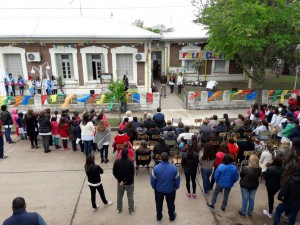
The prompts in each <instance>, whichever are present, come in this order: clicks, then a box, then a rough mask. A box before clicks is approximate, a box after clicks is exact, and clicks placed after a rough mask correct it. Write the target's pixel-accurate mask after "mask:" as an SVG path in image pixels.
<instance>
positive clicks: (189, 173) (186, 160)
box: [181, 144, 199, 198]
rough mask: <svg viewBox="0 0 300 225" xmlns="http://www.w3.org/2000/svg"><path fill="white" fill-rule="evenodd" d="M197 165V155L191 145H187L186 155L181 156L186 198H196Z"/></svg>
mask: <svg viewBox="0 0 300 225" xmlns="http://www.w3.org/2000/svg"><path fill="white" fill-rule="evenodd" d="M198 164H199V155H198V154H197V153H196V152H194V151H193V145H192V144H189V145H188V150H187V152H186V154H184V155H183V158H182V161H181V165H182V167H183V168H184V175H185V180H186V189H187V191H188V193H187V194H186V195H187V197H188V198H191V197H193V198H196V174H197V168H198ZM190 181H192V188H193V194H191V186H190Z"/></svg>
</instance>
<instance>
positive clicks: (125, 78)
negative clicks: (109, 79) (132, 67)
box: [123, 75, 129, 112]
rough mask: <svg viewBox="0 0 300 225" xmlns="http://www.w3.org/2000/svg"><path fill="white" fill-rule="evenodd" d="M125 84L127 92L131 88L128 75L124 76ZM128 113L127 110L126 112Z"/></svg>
mask: <svg viewBox="0 0 300 225" xmlns="http://www.w3.org/2000/svg"><path fill="white" fill-rule="evenodd" d="M123 83H124V88H125V89H124V91H127V90H128V88H129V80H128V77H127V76H126V75H124V76H123ZM125 112H126V110H125Z"/></svg>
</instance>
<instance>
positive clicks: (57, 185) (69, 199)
mask: <svg viewBox="0 0 300 225" xmlns="http://www.w3.org/2000/svg"><path fill="white" fill-rule="evenodd" d="M114 135H115V132H114V133H113V136H114ZM14 139H16V137H14ZM5 154H6V155H8V156H9V158H8V159H4V160H0V184H1V185H0V193H1V195H0V212H1V213H0V223H1V222H2V221H3V220H4V219H5V218H7V217H8V216H10V215H11V213H12V212H11V202H12V200H13V198H15V197H17V196H23V197H24V198H25V200H26V201H27V209H28V211H37V212H39V213H40V214H41V215H42V216H43V217H44V219H45V220H46V222H47V224H53V225H85V224H86V225H94V224H95V225H99V224H103V225H104V224H105V225H110V224H111V225H113V224H120V223H122V224H128V225H129V224H149V225H151V224H169V223H170V222H169V220H168V215H167V208H166V204H164V218H163V220H162V222H160V223H158V222H156V219H155V202H154V193H153V190H152V188H151V186H150V183H149V175H148V173H147V172H146V169H144V168H140V170H139V174H138V176H136V177H135V195H134V199H135V205H136V207H137V209H136V213H135V214H133V215H129V214H128V211H127V198H126V196H124V201H123V204H124V207H123V212H122V213H121V214H117V213H116V193H117V187H116V185H117V184H116V180H115V179H114V177H113V175H112V165H113V162H114V159H115V155H113V154H112V148H110V149H109V160H110V162H109V163H108V164H101V166H102V168H103V169H104V171H105V172H104V174H103V175H102V176H101V177H102V182H103V185H104V190H105V193H106V196H107V199H109V200H112V201H113V202H114V204H113V205H112V206H111V207H109V208H104V206H103V204H102V202H101V200H100V197H99V195H97V204H99V205H100V208H99V210H98V211H97V212H94V213H93V212H92V207H91V203H90V191H89V188H88V186H87V180H86V177H85V173H84V169H83V166H84V163H85V156H84V155H81V154H80V153H79V152H73V151H64V150H54V151H52V152H50V153H48V154H45V153H43V150H42V149H37V150H36V149H33V150H32V149H31V148H30V142H29V141H26V140H24V141H18V142H17V143H16V144H13V145H8V144H5ZM98 154H99V153H96V163H98V164H100V157H99V155H98ZM152 166H153V165H152ZM179 171H180V174H181V187H180V189H179V190H178V191H177V197H176V211H177V213H178V216H177V218H176V220H175V221H174V222H172V224H181V225H183V224H220V225H221V224H239V223H240V224H243V225H246V224H247V225H248V224H249V225H250V224H256V225H260V224H268V225H269V224H272V220H271V219H269V218H266V217H265V216H264V215H263V214H262V210H263V209H265V208H266V206H267V195H266V190H265V186H264V184H261V185H260V187H259V190H258V191H257V195H256V202H255V210H254V214H253V217H252V218H242V217H240V216H239V215H238V210H239V209H240V207H241V194H240V189H239V185H238V183H236V184H235V186H234V188H233V190H232V191H231V193H230V199H229V203H228V207H227V208H226V212H222V211H221V210H220V204H221V200H222V194H220V195H219V199H218V202H217V204H216V206H215V210H214V211H211V210H210V209H208V208H207V207H206V205H205V202H206V201H205V198H204V196H203V195H202V194H201V189H200V185H201V186H202V180H201V176H200V175H197V179H198V181H199V183H198V185H197V194H198V196H197V199H196V200H194V199H188V198H187V197H186V195H185V193H186V188H185V178H184V174H183V171H182V169H181V168H179ZM210 198H211V195H210V196H209V197H208V199H210ZM277 204H278V202H277V201H276V202H275V206H276V205H277ZM298 224H300V223H299V222H298Z"/></svg>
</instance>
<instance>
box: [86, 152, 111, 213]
mask: <svg viewBox="0 0 300 225" xmlns="http://www.w3.org/2000/svg"><path fill="white" fill-rule="evenodd" d="M84 170H85V173H86V175H87V178H88V185H89V187H90V190H91V201H92V206H93V211H94V212H95V211H96V210H97V209H98V208H99V205H97V204H96V190H97V191H98V193H99V195H100V197H101V200H102V202H103V203H104V205H105V206H106V207H108V206H111V205H112V202H111V201H107V199H106V197H105V193H104V189H103V185H102V182H101V177H100V174H103V169H102V168H101V167H100V166H99V165H96V164H95V156H94V155H93V154H89V155H88V156H87V157H86V162H85V165H84Z"/></svg>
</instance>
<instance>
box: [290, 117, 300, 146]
mask: <svg viewBox="0 0 300 225" xmlns="http://www.w3.org/2000/svg"><path fill="white" fill-rule="evenodd" d="M294 124H295V127H294V128H293V130H292V133H290V134H289V135H288V138H289V139H290V140H291V141H293V140H294V139H295V138H299V137H300V126H299V119H296V120H294Z"/></svg>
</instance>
